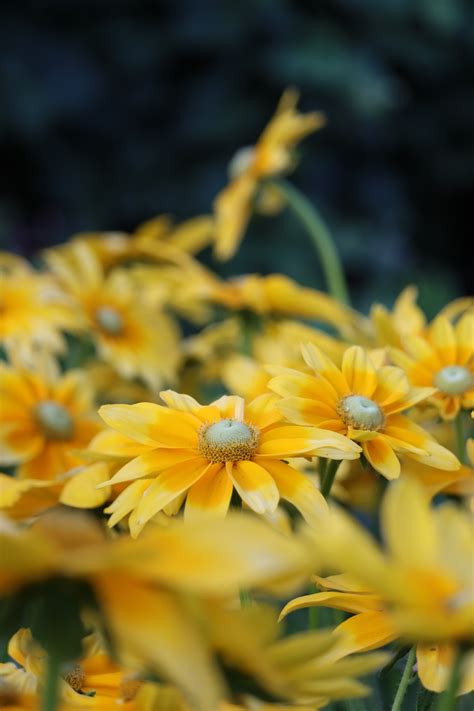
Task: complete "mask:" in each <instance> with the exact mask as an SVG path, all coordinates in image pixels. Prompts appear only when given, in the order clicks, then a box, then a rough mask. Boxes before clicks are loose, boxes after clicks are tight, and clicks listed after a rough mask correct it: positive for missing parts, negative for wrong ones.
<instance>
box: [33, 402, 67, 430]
mask: <svg viewBox="0 0 474 711" xmlns="http://www.w3.org/2000/svg"><path fill="white" fill-rule="evenodd" d="M35 416H36V421H37V422H38V424H39V426H40V428H41V430H42V432H43V434H44V435H45V437H47V438H48V439H71V438H72V435H73V432H74V421H73V419H72V417H71V415H70V414H69V412H68V411H67V410H66V408H65V407H64V406H63V405H60V404H59V403H57V402H54V400H43V402H40V403H39V404H38V405H37V406H36V410H35Z"/></svg>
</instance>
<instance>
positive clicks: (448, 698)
mask: <svg viewBox="0 0 474 711" xmlns="http://www.w3.org/2000/svg"><path fill="white" fill-rule="evenodd" d="M462 658H463V654H462V650H458V652H457V654H456V657H455V658H454V660H453V666H452V667H451V674H450V676H449V681H448V685H447V687H446V689H445V691H443V693H442V694H441V695H440V697H439V700H438V703H437V704H436V711H454V709H455V708H456V706H457V704H456V695H457V692H458V690H459V686H460V684H461V669H462Z"/></svg>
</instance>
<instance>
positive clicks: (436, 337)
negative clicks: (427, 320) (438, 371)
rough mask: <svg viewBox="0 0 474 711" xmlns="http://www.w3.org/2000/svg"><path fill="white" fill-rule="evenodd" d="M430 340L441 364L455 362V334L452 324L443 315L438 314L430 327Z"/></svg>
mask: <svg viewBox="0 0 474 711" xmlns="http://www.w3.org/2000/svg"><path fill="white" fill-rule="evenodd" d="M430 341H431V343H432V345H433V347H434V348H435V349H436V352H437V354H438V357H439V358H440V360H441V362H442V364H443V365H453V364H454V363H456V362H457V361H456V356H457V353H456V351H457V349H456V335H455V332H454V328H453V326H452V324H451V323H450V322H449V321H448V319H447V318H446V317H444V316H438V318H436V319H435V320H434V321H433V323H432V325H431V327H430Z"/></svg>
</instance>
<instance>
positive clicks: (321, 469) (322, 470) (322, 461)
mask: <svg viewBox="0 0 474 711" xmlns="http://www.w3.org/2000/svg"><path fill="white" fill-rule="evenodd" d="M328 461H329V459H326V457H320V458H319V462H318V474H319V481H320V483H321V484H322V483H323V481H324V477H325V476H326V469H327V466H328Z"/></svg>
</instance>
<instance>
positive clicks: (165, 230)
mask: <svg viewBox="0 0 474 711" xmlns="http://www.w3.org/2000/svg"><path fill="white" fill-rule="evenodd" d="M212 232H213V219H212V217H211V216H210V215H198V216H197V217H192V218H190V219H189V220H185V221H184V222H182V223H181V224H179V225H174V224H173V222H172V220H171V218H170V217H169V216H168V215H157V216H156V217H152V218H151V219H150V220H147V221H146V222H144V223H143V224H141V225H139V226H138V227H137V228H136V230H135V231H134V232H133V233H132V234H128V233H126V232H80V233H79V234H77V235H74V236H73V237H72V239H71V240H70V241H69V242H66V243H65V244H62V245H59V246H57V247H54V248H52V249H49V250H46V252H45V256H46V259H47V260H48V259H49V256H48V255H50V254H53V253H55V254H60V255H61V256H62V257H63V258H66V259H67V258H68V256H70V257H71V258H72V260H74V251H75V248H76V245H77V244H78V243H81V242H84V243H86V244H87V245H88V246H89V247H90V248H91V249H92V250H93V252H94V253H95V255H96V256H97V257H98V259H99V261H100V262H101V264H102V265H103V266H104V267H105V268H106V269H108V268H109V267H111V266H113V265H116V264H118V263H120V262H126V261H131V260H135V259H147V260H150V259H151V260H153V261H159V262H171V263H172V264H181V263H183V262H186V261H187V259H188V256H189V255H191V254H195V253H196V252H199V251H200V250H201V249H203V248H204V247H206V246H207V245H208V244H210V242H211V239H212Z"/></svg>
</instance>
